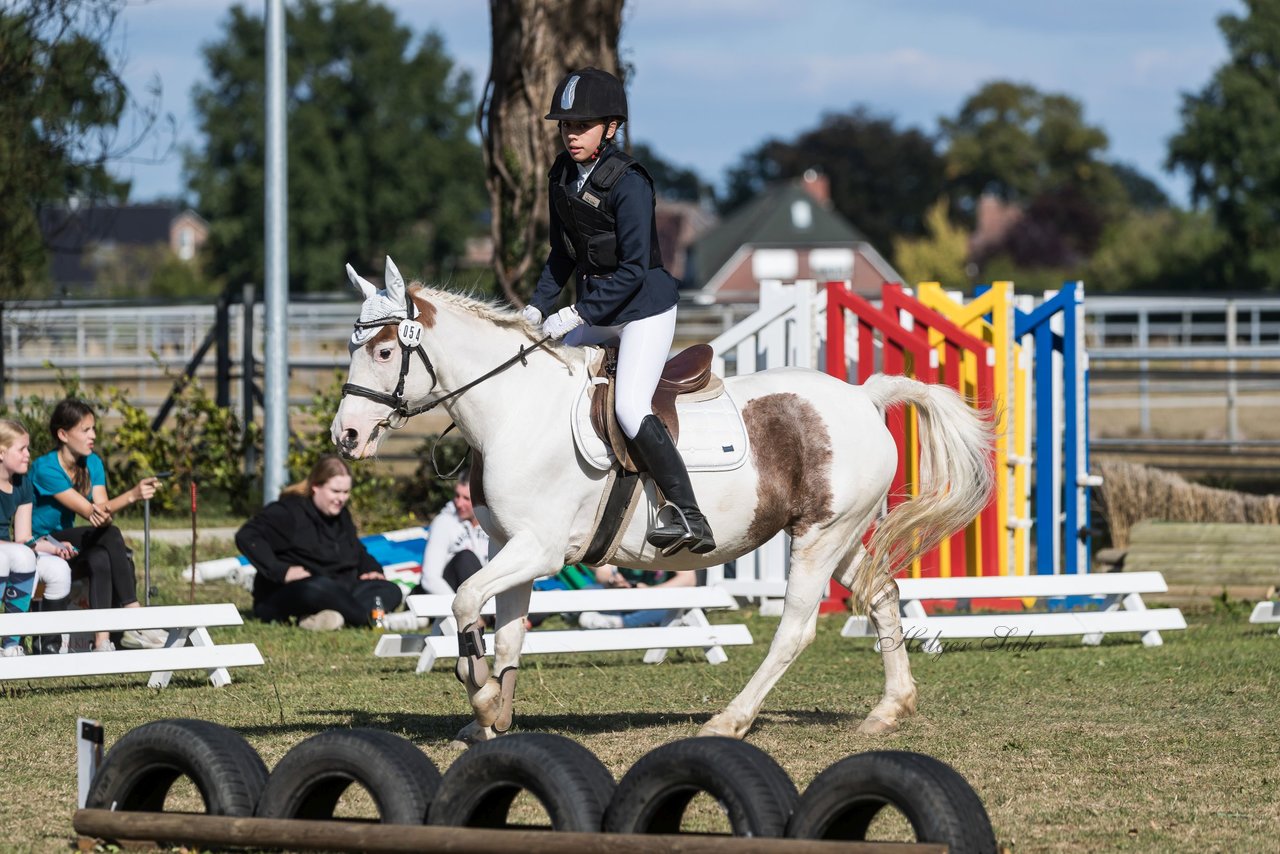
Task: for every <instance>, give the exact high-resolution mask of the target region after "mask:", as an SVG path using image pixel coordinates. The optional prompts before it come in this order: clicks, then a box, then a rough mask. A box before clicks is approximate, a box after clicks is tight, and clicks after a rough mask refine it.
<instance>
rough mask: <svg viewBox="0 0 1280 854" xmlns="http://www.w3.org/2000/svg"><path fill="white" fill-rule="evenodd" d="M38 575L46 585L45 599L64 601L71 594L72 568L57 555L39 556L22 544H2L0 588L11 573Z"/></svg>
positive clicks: (40, 581)
mask: <svg viewBox="0 0 1280 854" xmlns="http://www.w3.org/2000/svg"><path fill="white" fill-rule="evenodd" d="M33 572H34V573H35V574H36V582H37V583H43V584H44V598H46V599H64V598H66V597H67V596H68V595H69V594H70V593H71V567H70V566H68V565H67V562H66V561H65V560H63V559H62V558H60V557H58V556H57V555H46V554H41V555H38V554H36V553H35V552H33V551H32V550H31V549H30V548H29V547H27V546H24V545H22V544H21V543H9V542H0V586H3V584H4V580H5V579H7V578H8V577H9V574H10V573H13V574H14V575H29V574H31V573H33Z"/></svg>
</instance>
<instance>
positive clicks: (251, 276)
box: [185, 0, 484, 291]
mask: <svg viewBox="0 0 1280 854" xmlns="http://www.w3.org/2000/svg"><path fill="white" fill-rule="evenodd" d="M285 27H286V51H287V70H286V75H287V79H288V89H287V93H286V111H287V115H288V157H289V167H288V184H289V188H288V197H289V198H288V219H289V278H290V288H291V289H292V290H295V291H299V290H328V289H332V288H336V287H340V286H341V285H342V283H344V281H345V279H344V277H343V273H342V270H343V266H344V265H345V264H346V263H352V264H354V265H355V266H356V267H357V268H359V269H361V270H363V271H367V270H368V269H369V268H370V267H371V266H375V265H380V263H381V260H382V257H383V256H384V255H386V254H390V255H391V256H392V257H394V258H395V259H396V263H397V265H399V266H400V268H401V269H402V270H404V271H405V272H406V274H407V275H422V276H424V277H433V278H442V277H447V276H449V275H450V274H451V272H452V263H453V259H455V258H457V257H458V256H460V255H461V254H462V252H463V248H464V243H465V240H466V238H467V237H468V236H470V235H472V234H474V233H476V232H477V231H478V230H480V229H482V228H483V226H482V224H481V223H480V222H479V216H480V213H481V212H482V210H483V207H484V175H483V168H482V164H481V158H480V153H479V151H478V149H477V147H476V146H475V145H474V144H473V143H472V142H470V141H469V140H468V139H467V132H468V129H469V126H470V123H471V120H472V117H473V115H474V104H473V102H472V100H471V96H470V94H469V93H470V90H471V84H470V80H469V79H468V77H467V75H466V74H465V73H462V72H459V71H457V70H456V69H455V68H454V66H453V62H452V60H451V59H450V58H449V57H448V56H447V55H446V53H445V49H444V44H443V42H442V40H441V38H440V36H439V35H438V34H436V33H428V34H427V35H426V36H425V37H423V38H422V39H420V40H417V41H416V43H415V40H414V38H413V35H412V33H411V32H410V31H409V30H408V29H407V28H405V27H403V26H400V25H399V24H398V23H397V21H396V18H395V14H394V13H393V12H392V11H391V10H390V9H388V8H386V7H385V6H383V5H381V4H379V3H377V2H374V0H333V2H320V0H302V2H299V3H296V4H295V3H291V4H289V5H288V6H287V11H286V23H285ZM264 42H265V25H264V22H263V19H262V18H261V17H259V16H258V15H256V14H253V13H250V12H248V11H246V9H245V7H244V6H240V5H237V6H235V7H233V8H232V9H231V11H230V13H229V15H228V18H227V20H226V23H225V30H224V35H223V38H222V40H221V41H219V42H216V43H214V44H212V45H210V46H209V47H207V48H206V49H205V51H204V55H205V62H206V64H207V66H208V69H209V77H210V81H209V83H207V84H205V85H199V86H197V87H196V89H195V106H196V111H197V114H198V116H199V122H200V127H201V130H202V131H203V133H204V135H205V143H204V148H203V150H199V151H188V152H187V153H186V158H185V164H186V166H185V168H186V175H187V181H188V185H189V187H190V189H191V190H192V192H194V193H195V195H196V196H197V197H198V199H199V202H198V209H199V210H200V213H201V214H202V215H203V216H204V217H205V218H206V219H207V220H208V221H209V223H210V227H211V234H210V249H211V251H210V260H209V264H210V268H211V269H210V272H211V273H212V274H214V275H218V276H222V277H226V278H227V279H228V280H230V281H232V282H260V281H261V280H262V275H263V272H262V271H263V257H264V247H263V238H262V235H263V222H264V214H263V199H264V194H263V193H264V191H263V187H264V177H265V176H264V171H263V170H264V165H263V164H264V153H265V140H266V134H265V117H264V110H263V104H264V103H265V98H266V81H265V70H264V69H265V55H264V50H265V47H264Z"/></svg>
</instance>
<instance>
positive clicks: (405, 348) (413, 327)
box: [342, 303, 551, 430]
mask: <svg viewBox="0 0 1280 854" xmlns="http://www.w3.org/2000/svg"><path fill="white" fill-rule="evenodd" d="M410 306H412V307H411V308H410V310H411V311H412V310H414V309H416V306H413V304H412V303H410ZM393 323H394V324H396V325H397V326H398V329H397V330H396V340H397V341H398V342H399V343H400V378H399V379H398V380H397V382H396V390H395V391H394V392H393V393H392V394H387V393H386V392H385V391H378V390H377V389H372V388H365V387H364V386H359V385H356V384H354V383H344V384H343V386H342V393H343V394H344V395H347V394H354V395H357V396H359V397H367V398H368V399H369V400H372V401H375V402H377V403H381V404H382V405H383V406H386V407H388V408H390V410H391V412H390V414H388V415H387V417H386V418H384V419H382V421H381V422H379V423H380V424H383V425H386V426H387V427H390V428H391V429H392V430H398V429H400V428H401V427H403V426H404V425H405V423H406V422H407V421H408V420H409V419H410V418H412V417H413V416H415V415H421V414H422V413H424V412H430V411H431V410H432V409H435V408H436V407H437V406H440V405H441V404H442V403H445V402H446V401H449V400H452V399H453V398H455V397H457V396H459V395H460V394H462V393H463V392H465V391H467V390H469V389H471V388H474V387H475V386H478V385H480V383H482V382H484V381H485V380H487V379H489V378H491V377H494V376H496V375H497V374H500V373H502V372H503V371H505V370H506V369H507V368H509V367H511V366H512V365H514V364H515V363H516V362H519V363H520V364H521V365H527V364H529V363H528V356H529V354H530V353H532V352H533V351H534V350H537V349H538V348H539V347H541V346H542V345H544V344H546V343H547V342H548V341H550V340H551V336H550V335H547V336H544V337H543V338H542V340H540V341H538V342H537V343H536V344H534V345H532V346H530V347H525V346H523V345H521V347H520V349H519V351H518V352H517V353H516V354H515V355H514V356H512V357H511V358H510V359H507V361H505V362H503V363H502V364H501V365H498V366H497V367H496V368H494V369H493V370H491V371H489V372H487V373H485V374H482V375H481V376H479V377H476V378H475V379H474V380H472V381H471V382H469V383H467V384H466V385H464V386H462V387H461V388H457V389H454V390H453V391H451V392H449V393H448V394H443V395H441V396H440V397H436V398H432V399H431V400H429V401H427V402H426V403H422V404H419V405H417V406H409V405H408V401H407V400H406V399H405V396H404V382H405V378H406V377H407V376H408V375H409V365H410V363H411V362H412V359H413V354H414V353H417V354H418V356H419V357H420V358H421V359H422V364H423V365H424V366H425V367H426V369H427V371H428V372H429V373H430V374H431V388H429V389H427V394H430V393H431V392H433V391H435V389H436V386H437V385H439V383H440V380H439V378H438V377H437V376H436V369H435V366H433V365H432V364H431V358H430V357H429V356H428V355H427V351H426V350H424V349H423V348H422V332H423V329H422V324H421V323H419V322H418V321H417V320H416V319H414V318H412V317H409V318H404V319H401V318H398V317H384V318H382V319H381V320H371V321H367V322H362V321H359V320H357V321H356V324H355V327H356V329H358V330H359V329H378V328H381V327H383V326H390V325H391V324H393Z"/></svg>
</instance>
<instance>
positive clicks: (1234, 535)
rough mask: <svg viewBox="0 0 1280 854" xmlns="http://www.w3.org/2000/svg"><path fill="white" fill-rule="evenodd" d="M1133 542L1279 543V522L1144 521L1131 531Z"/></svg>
mask: <svg viewBox="0 0 1280 854" xmlns="http://www.w3.org/2000/svg"><path fill="white" fill-rule="evenodd" d="M1129 543H1130V545H1131V546H1132V545H1138V544H1141V545H1144V546H1145V545H1152V544H1165V543H1216V544H1220V545H1236V544H1247V545H1263V544H1266V545H1272V546H1280V525H1260V524H1251V523H1244V522H1156V521H1152V520H1144V521H1142V522H1139V523H1138V524H1136V525H1134V526H1133V527H1132V528H1131V529H1130V531H1129Z"/></svg>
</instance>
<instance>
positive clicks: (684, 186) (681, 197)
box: [631, 142, 715, 202]
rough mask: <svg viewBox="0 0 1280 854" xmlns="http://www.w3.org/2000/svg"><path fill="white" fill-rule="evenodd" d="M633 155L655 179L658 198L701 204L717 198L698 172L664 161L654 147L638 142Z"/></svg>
mask: <svg viewBox="0 0 1280 854" xmlns="http://www.w3.org/2000/svg"><path fill="white" fill-rule="evenodd" d="M631 153H632V154H634V155H635V157H636V159H637V160H639V161H640V162H641V163H643V164H644V168H645V169H646V170H647V171H648V173H649V175H650V177H652V178H653V189H654V192H655V193H657V195H658V198H660V199H669V200H671V201H679V202H700V201H702V200H703V199H713V198H715V189H714V188H713V187H712V186H711V185H710V184H708V183H707V182H706V181H704V180H702V176H701V175H699V174H698V173H697V171H695V170H693V169H689V168H686V167H684V166H677V165H676V164H674V163H672V162H670V161H668V160H666V159H664V158H663V157H662V155H660V154H658V152H657V151H655V150H654V149H653V147H652V146H650V145H648V144H646V143H643V142H637V143H636V144H635V145H634V146H632V149H631Z"/></svg>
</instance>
